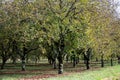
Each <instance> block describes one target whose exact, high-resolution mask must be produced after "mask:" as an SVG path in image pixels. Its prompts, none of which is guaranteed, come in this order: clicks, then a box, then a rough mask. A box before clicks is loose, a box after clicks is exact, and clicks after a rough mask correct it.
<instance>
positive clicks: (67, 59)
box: [66, 55, 69, 63]
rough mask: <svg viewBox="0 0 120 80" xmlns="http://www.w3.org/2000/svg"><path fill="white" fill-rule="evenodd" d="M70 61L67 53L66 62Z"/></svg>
mask: <svg viewBox="0 0 120 80" xmlns="http://www.w3.org/2000/svg"><path fill="white" fill-rule="evenodd" d="M68 61H69V56H68V55H67V56H66V63H68Z"/></svg>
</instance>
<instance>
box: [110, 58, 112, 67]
mask: <svg viewBox="0 0 120 80" xmlns="http://www.w3.org/2000/svg"><path fill="white" fill-rule="evenodd" d="M110 63H111V66H113V59H112V58H111V60H110Z"/></svg>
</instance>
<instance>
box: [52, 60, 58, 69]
mask: <svg viewBox="0 0 120 80" xmlns="http://www.w3.org/2000/svg"><path fill="white" fill-rule="evenodd" d="M53 68H54V69H57V64H56V59H55V60H54V61H53Z"/></svg>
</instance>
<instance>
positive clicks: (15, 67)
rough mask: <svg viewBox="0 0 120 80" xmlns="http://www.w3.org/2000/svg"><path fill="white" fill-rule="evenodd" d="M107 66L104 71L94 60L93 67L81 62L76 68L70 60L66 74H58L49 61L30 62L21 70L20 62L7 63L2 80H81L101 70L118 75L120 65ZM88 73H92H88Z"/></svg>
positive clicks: (107, 77)
mask: <svg viewBox="0 0 120 80" xmlns="http://www.w3.org/2000/svg"><path fill="white" fill-rule="evenodd" d="M105 66H106V68H105V70H108V71H105V72H104V68H103V69H101V68H100V64H98V63H95V62H92V64H91V69H90V70H86V69H85V65H84V64H83V63H79V64H78V65H77V66H76V68H73V67H72V64H71V63H70V62H69V63H65V65H64V74H62V75H58V74H57V69H53V68H52V65H50V64H48V63H38V64H35V63H29V64H27V65H26V71H21V67H20V63H17V64H11V63H7V64H6V66H5V69H4V70H0V80H49V79H50V80H57V79H58V80H70V78H71V80H72V79H73V78H76V79H78V80H79V78H82V77H83V75H86V76H87V77H92V76H96V75H94V74H98V73H99V72H98V73H96V72H97V71H101V73H102V72H104V73H107V74H109V75H110V76H111V74H114V76H117V74H118V73H117V72H118V71H120V68H119V67H120V66H119V67H118V66H117V67H116V66H114V67H108V64H106V65H105ZM109 69H110V70H112V71H111V73H108V72H109ZM102 70H103V71H102ZM88 73H89V74H91V75H88ZM66 75H67V76H66ZM81 75H82V76H81ZM86 76H84V77H86ZM110 76H108V75H107V76H104V77H102V79H106V80H107V79H108V80H109V78H110ZM80 80H86V79H80ZM88 80H92V79H90V78H89V79H88ZM95 80H99V79H95Z"/></svg>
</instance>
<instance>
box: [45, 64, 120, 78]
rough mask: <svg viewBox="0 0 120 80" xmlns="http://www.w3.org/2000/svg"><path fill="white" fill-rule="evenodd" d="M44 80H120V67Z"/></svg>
mask: <svg viewBox="0 0 120 80" xmlns="http://www.w3.org/2000/svg"><path fill="white" fill-rule="evenodd" d="M44 80H120V65H117V66H114V67H106V68H101V69H97V70H89V71H85V72H81V73H73V74H70V75H68V76H60V77H54V78H48V79H44Z"/></svg>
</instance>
